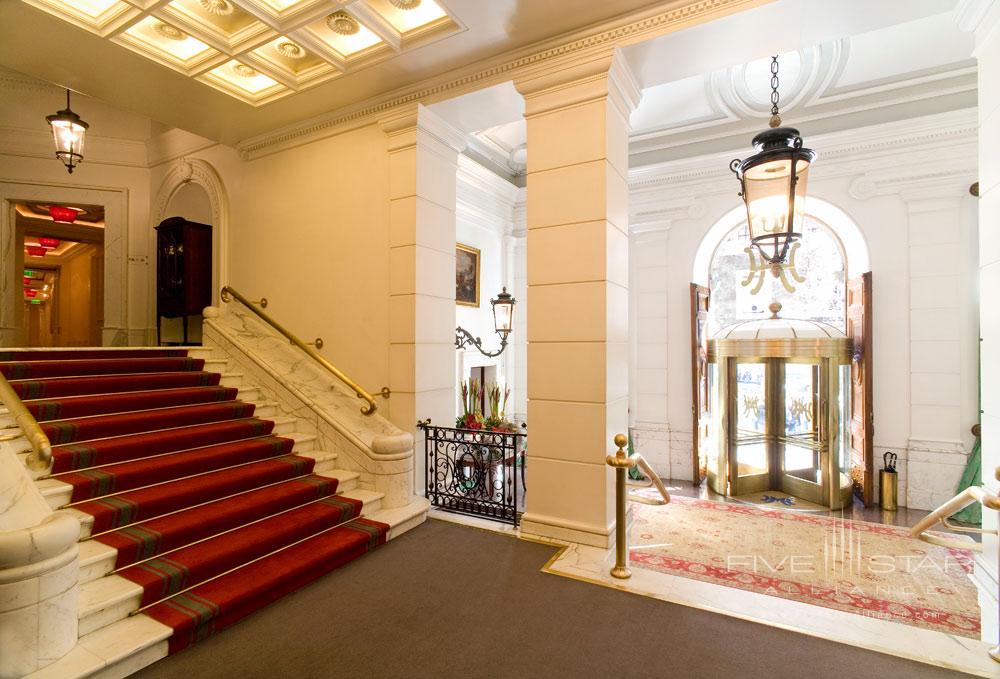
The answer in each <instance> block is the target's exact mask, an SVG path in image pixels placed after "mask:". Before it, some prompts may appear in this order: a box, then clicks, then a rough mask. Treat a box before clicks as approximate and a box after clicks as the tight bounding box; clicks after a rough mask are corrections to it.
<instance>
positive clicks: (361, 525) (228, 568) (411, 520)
mask: <svg viewBox="0 0 1000 679" xmlns="http://www.w3.org/2000/svg"><path fill="white" fill-rule="evenodd" d="M227 368H228V366H227V362H226V361H225V360H223V359H214V358H213V356H212V351H211V350H210V349H205V348H193V349H127V350H107V349H105V350H101V349H93V350H20V351H18V350H14V351H0V372H2V373H3V375H4V376H5V377H7V379H8V380H9V381H10V383H11V385H12V387H13V388H14V390H15V391H16V392H17V394H18V395H19V396H20V397H21V399H22V400H23V401H24V403H25V405H26V406H27V407H28V409H29V411H30V412H31V414H32V415H33V416H34V417H35V419H36V420H37V421H38V422H39V423H40V425H41V426H42V429H43V431H44V432H45V434H46V435H47V436H48V438H49V440H50V442H51V443H52V458H53V462H52V468H51V473H50V474H49V475H47V476H45V477H44V478H41V479H39V480H38V481H36V483H37V486H38V488H39V490H40V491H41V492H42V494H43V495H44V497H45V498H46V500H47V501H48V503H49V505H50V506H52V507H53V508H60V509H64V510H67V511H70V512H73V513H75V514H76V515H77V516H78V518H79V520H80V524H81V534H80V543H79V549H80V561H79V563H80V573H79V583H80V589H79V605H78V610H79V635H80V639H79V643H78V645H77V647H76V648H75V649H74V650H73V651H71V652H70V654H69V655H67V656H65V657H63V658H62V660H60V661H57V662H56V663H55V664H53V665H50V666H48V667H47V668H45V669H43V670H41V671H40V672H38V673H36V674H37V676H59V677H67V676H90V675H95V674H103V675H106V676H123V675H125V674H127V673H129V672H131V671H134V670H136V669H138V668H140V667H142V666H144V665H146V664H149V663H150V662H154V661H155V660H156V659H158V658H160V657H163V656H164V655H166V654H168V653H174V652H177V651H179V650H182V649H184V648H186V647H187V646H189V645H190V644H192V643H195V642H197V641H199V640H201V639H204V638H206V637H208V636H210V635H212V634H214V633H216V632H218V631H220V630H222V629H224V628H225V627H227V626H229V625H231V624H233V623H234V622H236V621H238V620H240V619H241V618H243V617H245V616H247V615H249V614H251V613H253V612H254V611H256V610H258V609H260V608H262V607H263V606H266V605H267V604H269V603H271V602H273V601H275V600H276V599H278V598H280V597H282V596H283V595H285V594H287V593H289V592H292V591H294V590H296V589H299V588H300V587H302V586H304V585H306V584H307V583H309V582H312V581H313V580H315V579H317V578H319V577H321V576H322V575H324V574H325V573H328V572H330V571H332V570H333V569H335V568H337V567H339V566H341V565H343V564H345V563H347V562H349V561H351V560H353V559H355V558H357V557H359V556H361V555H363V554H365V553H366V552H368V551H371V550H372V549H375V548H377V547H378V546H380V545H382V544H384V543H385V542H386V541H387V539H389V538H392V537H395V536H397V535H399V534H401V533H402V532H404V531H406V530H408V529H409V528H411V527H413V526H415V525H417V524H418V523H419V522H420V521H422V520H423V513H420V512H417V511H408V510H407V509H406V508H403V509H399V508H397V509H391V510H382V509H381V508H380V500H381V498H382V497H383V496H382V494H381V493H377V492H374V491H370V490H363V489H361V488H360V487H359V486H358V481H359V474H358V473H356V472H353V471H348V470H345V469H338V465H337V454H336V453H334V452H327V451H323V450H317V449H316V436H315V435H313V434H308V433H303V432H301V431H299V429H300V426H299V422H298V421H297V420H296V419H295V418H293V417H282V416H278V415H277V412H278V411H277V408H276V403H274V402H271V401H268V400H265V399H264V398H263V396H262V393H261V390H260V389H259V388H256V387H254V386H252V385H247V384H245V383H244V380H243V375H241V374H238V373H232V372H228V371H227ZM10 419H11V418H10V415H9V414H7V413H6V411H4V410H3V409H0V425H5V424H8V423H9V422H10Z"/></svg>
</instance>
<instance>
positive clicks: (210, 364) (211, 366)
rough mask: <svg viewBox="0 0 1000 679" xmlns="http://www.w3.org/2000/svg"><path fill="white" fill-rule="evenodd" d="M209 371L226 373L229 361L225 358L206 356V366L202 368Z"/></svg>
mask: <svg viewBox="0 0 1000 679" xmlns="http://www.w3.org/2000/svg"><path fill="white" fill-rule="evenodd" d="M202 370H204V371H205V372H208V373H224V372H228V371H229V361H227V360H226V359H224V358H206V359H205V367H204V368H202Z"/></svg>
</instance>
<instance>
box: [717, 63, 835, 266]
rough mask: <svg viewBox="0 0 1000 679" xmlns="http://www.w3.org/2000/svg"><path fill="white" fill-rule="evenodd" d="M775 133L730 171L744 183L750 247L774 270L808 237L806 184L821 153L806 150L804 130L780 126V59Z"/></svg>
mask: <svg viewBox="0 0 1000 679" xmlns="http://www.w3.org/2000/svg"><path fill="white" fill-rule="evenodd" d="M769 124H770V127H771V129H769V130H767V131H765V132H761V133H760V134H758V135H757V136H756V137H754V138H753V142H752V143H753V147H754V151H755V153H754V155H752V156H750V157H749V158H746V159H745V160H739V159H737V160H734V161H733V162H732V163H730V164H729V168H730V169H731V170H732V171H733V172H734V173H736V178H737V179H738V180H739V182H740V193H739V195H740V197H741V198H742V199H743V202H744V204H745V205H746V209H747V223H748V224H749V227H750V244H751V246H752V247H754V248H756V250H757V251H758V252H759V253H760V256H761V257H762V258H763V259H764V260H765V261H766V262H767V263H768V264H770V265H771V266H772V267H773V266H777V265H781V264H784V263H785V259H786V257H787V256H788V251H789V248H790V247H791V246H792V244H793V243H795V242H796V241H797V240H799V238H801V237H802V220H803V218H804V217H805V199H806V182H807V179H808V175H809V166H810V165H811V164H812V163H813V161H814V160H816V152H815V151H813V150H811V149H807V148H804V147H803V146H802V137H801V136H800V135H799V131H798V130H796V129H795V128H792V127H779V126H780V125H781V117H780V116H779V115H778V57H772V58H771V120H770V123H769Z"/></svg>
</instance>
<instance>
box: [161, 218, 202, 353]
mask: <svg viewBox="0 0 1000 679" xmlns="http://www.w3.org/2000/svg"><path fill="white" fill-rule="evenodd" d="M211 303H212V227H211V226H209V225H208V224H198V223H197V222H189V221H187V220H186V219H184V218H183V217H171V218H170V219H165V220H163V221H162V222H160V225H159V226H157V227H156V335H157V340H158V342H159V341H160V340H161V337H160V327H161V321H162V319H164V318H183V319H184V339H183V341H184V343H185V344H187V342H188V318H189V317H190V316H197V317H198V318H201V313H202V310H203V309H204V308H205V307H207V306H209V305H210V304H211Z"/></svg>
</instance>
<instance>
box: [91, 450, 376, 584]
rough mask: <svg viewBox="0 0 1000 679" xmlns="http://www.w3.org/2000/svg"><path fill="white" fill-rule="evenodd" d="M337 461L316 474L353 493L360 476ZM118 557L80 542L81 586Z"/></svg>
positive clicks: (110, 568) (111, 567)
mask: <svg viewBox="0 0 1000 679" xmlns="http://www.w3.org/2000/svg"><path fill="white" fill-rule="evenodd" d="M307 455H309V454H307ZM335 460H336V455H335V454H333V455H332V456H331V459H330V461H329V463H328V464H329V465H331V468H330V469H328V470H326V471H322V472H319V471H317V472H315V473H316V474H318V475H319V476H328V477H331V478H335V479H337V481H338V484H337V493H338V494H341V493H351V492H353V491H354V490H356V489H357V488H358V477H359V474H358V473H357V472H352V471H348V470H346V469H336V468H334V467H333V465H334V464H335ZM380 505H381V502H379V503H378V504H377V505H373V506H374V507H376V508H378V506H380ZM373 511H374V510H373ZM117 557H118V551H117V550H116V549H115V548H114V547H110V546H108V545H106V544H104V543H103V542H99V541H97V540H83V541H82V542H80V580H79V582H80V584H81V585H82V584H85V583H88V582H92V581H94V580H97V579H98V578H103V577H104V576H105V575H108V574H109V573H111V572H112V571H113V570H114V569H115V559H116V558H117Z"/></svg>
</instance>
